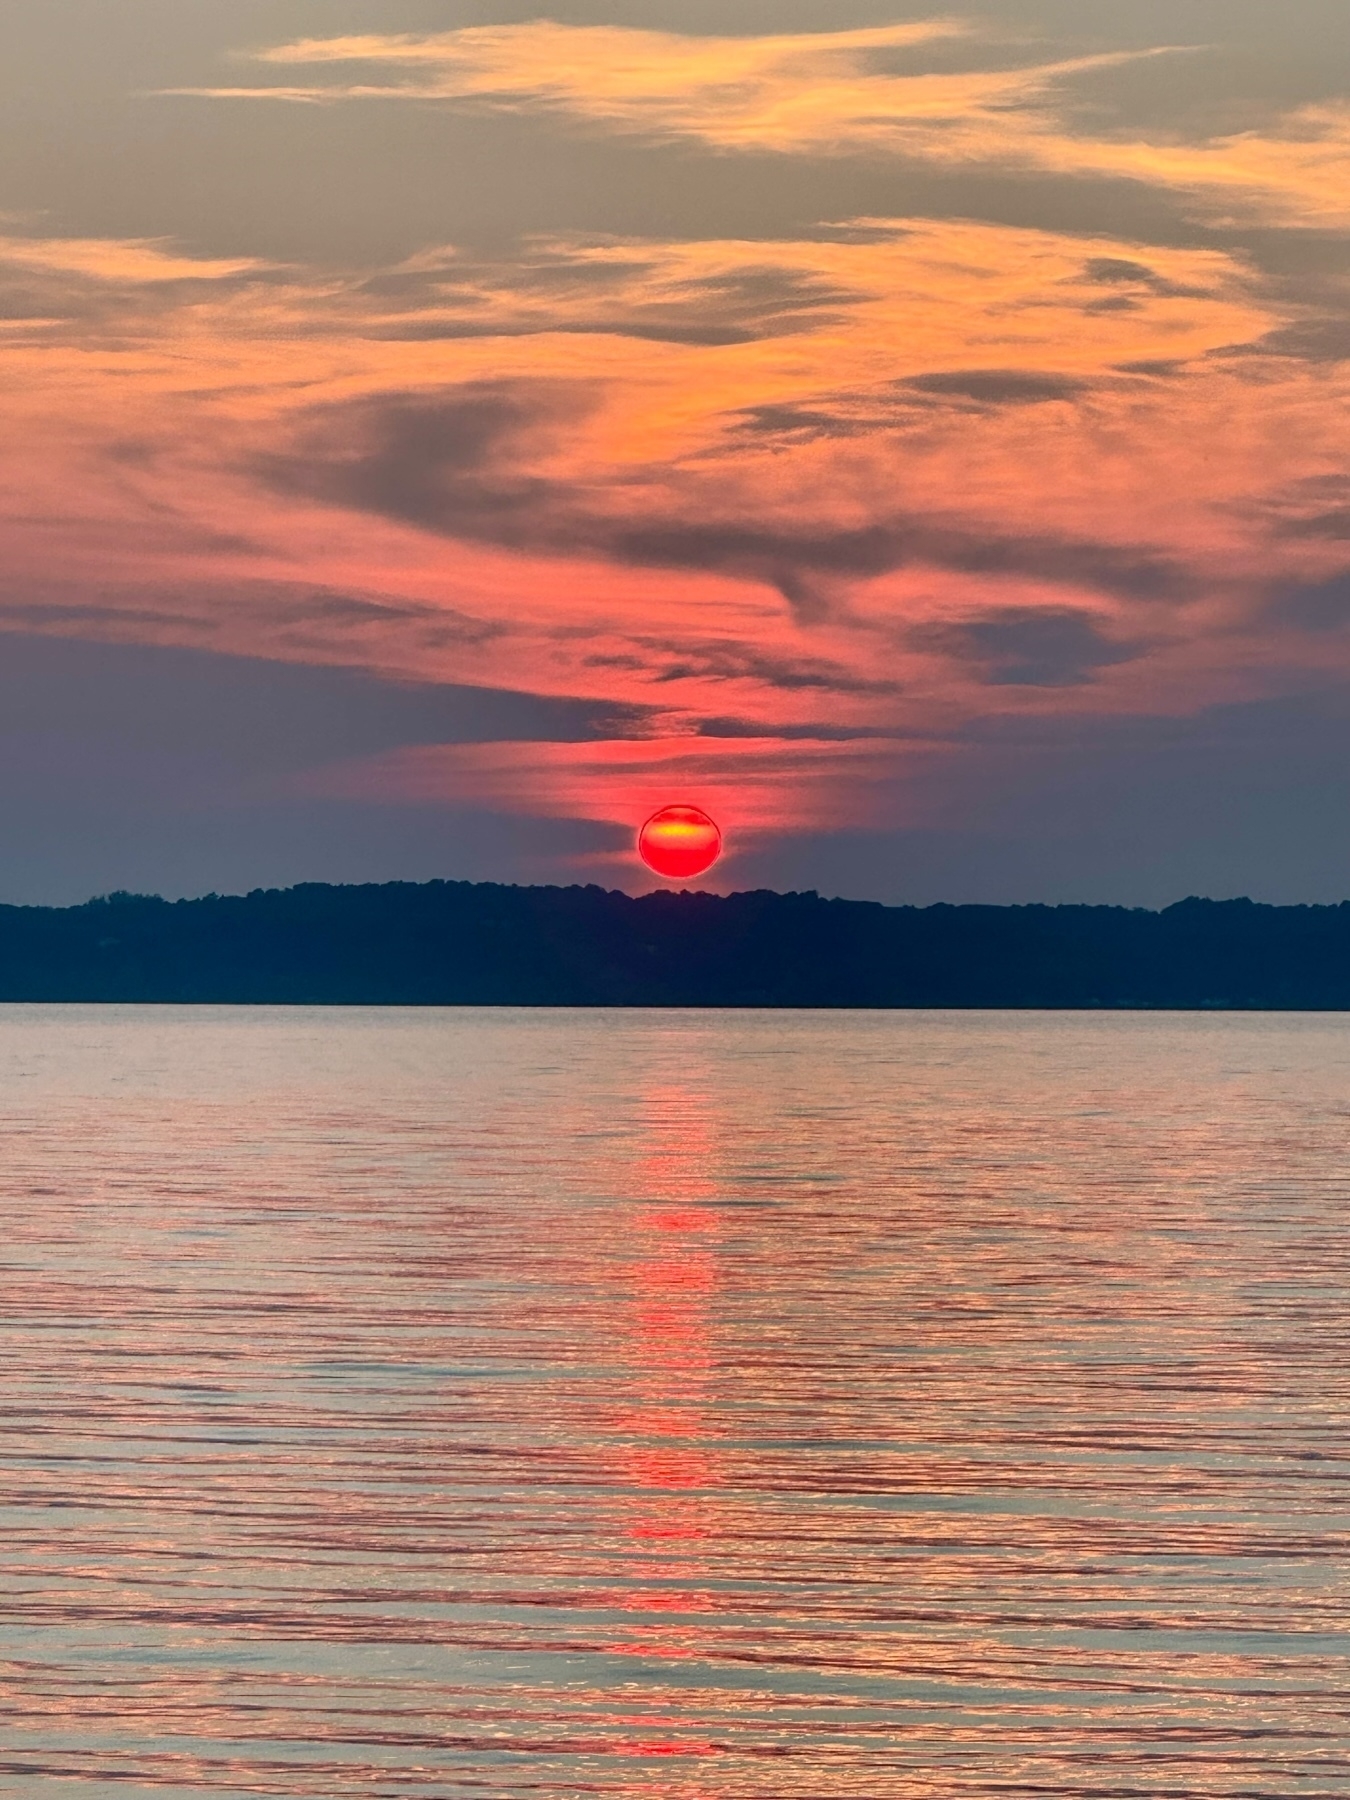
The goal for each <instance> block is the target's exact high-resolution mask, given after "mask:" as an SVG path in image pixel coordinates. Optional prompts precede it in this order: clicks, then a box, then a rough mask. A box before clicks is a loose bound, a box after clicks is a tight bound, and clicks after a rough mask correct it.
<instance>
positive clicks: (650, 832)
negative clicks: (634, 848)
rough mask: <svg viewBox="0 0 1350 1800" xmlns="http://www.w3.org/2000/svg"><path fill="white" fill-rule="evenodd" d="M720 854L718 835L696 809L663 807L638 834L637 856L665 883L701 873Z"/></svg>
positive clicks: (709, 822)
mask: <svg viewBox="0 0 1350 1800" xmlns="http://www.w3.org/2000/svg"><path fill="white" fill-rule="evenodd" d="M721 854H722V833H721V832H720V831H719V830H718V829H717V826H716V825H715V824H714V823H713V821H712V820H711V819H710V818H709V817H708V815H707V813H705V812H703V811H702V810H701V808H699V807H697V806H663V807H662V808H661V810H660V812H658V813H653V814H652V816H651V818H650V819H648V821H647V823H646V824H645V825H644V826H643V827H642V830H641V831H640V832H639V833H638V855H639V856H640V857H641V858H642V860H643V862H645V863H646V865H647V867H648V868H649V869H650V870H651V871H652V873H653V874H655V875H660V876H661V877H662V879H663V880H665V881H687V880H688V879H689V877H690V876H692V875H703V874H705V873H706V872H707V871H708V870H709V869H711V867H712V866H713V864H714V863H715V862H716V861H717V859H718V857H719V856H720V855H721Z"/></svg>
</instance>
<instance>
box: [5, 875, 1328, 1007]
mask: <svg viewBox="0 0 1350 1800" xmlns="http://www.w3.org/2000/svg"><path fill="white" fill-rule="evenodd" d="M0 1001H10V1002H14V1001H49V1002H57V1001H68V1002H86V1003H87V1002H104V1001H106V1002H123V1003H126V1002H144V1003H159V1004H175V1003H176V1004H236V1005H239V1004H244V1005H317V1006H322V1005H371V1006H374V1005H385V1006H398V1005H404V1006H448V1005H479V1006H490V1005H502V1006H659V1007H671V1006H685V1007H733V1008H747V1007H782V1008H827V1009H840V1008H868V1009H873V1008H889V1009H899V1008H906V1009H909V1008H923V1007H942V1008H996V1009H997V1008H1009V1009H1026V1010H1045V1011H1066V1010H1067V1011H1126V1010H1138V1011H1301V1012H1339V1011H1345V1010H1350V902H1346V903H1342V904H1341V905H1338V906H1289V907H1276V906H1262V905H1256V904H1254V903H1253V902H1251V901H1249V900H1227V901H1212V900H1196V899H1191V900H1184V901H1182V902H1180V903H1179V904H1178V905H1176V906H1171V907H1168V908H1166V909H1165V910H1163V911H1162V912H1148V911H1144V910H1140V909H1132V908H1126V907H1111V906H1053V907H1052V906H1003V907H1000V906H947V905H939V906H930V907H923V908H917V907H886V906H880V905H876V904H874V903H871V902H866V901H850V900H822V899H821V898H820V897H819V896H818V895H816V894H775V893H769V892H763V891H760V892H755V893H744V894H733V895H730V896H727V897H725V898H723V897H719V896H717V895H712V894H702V893H666V892H662V893H656V894H649V895H646V896H644V897H643V898H641V899H637V900H635V899H632V898H631V897H630V896H628V895H626V894H621V893H613V892H608V891H606V890H604V889H602V888H598V887H571V888H550V887H533V888H524V887H500V886H495V885H491V884H477V885H476V884H472V883H468V882H427V883H422V884H411V883H403V882H392V883H388V884H385V885H382V886H365V887H333V886H325V885H321V884H307V885H305V886H301V887H295V888H289V889H285V890H275V889H268V890H262V889H259V890H256V891H255V892H254V893H251V894H248V895H242V896H220V895H214V894H213V895H208V896H206V897H205V898H204V899H199V900H180V901H172V902H170V901H165V900H160V899H156V898H153V897H148V896H137V895H112V896H110V897H107V898H104V899H100V900H94V901H90V902H88V903H87V904H86V905H83V906H75V907H65V908H52V907H13V906H2V907H0Z"/></svg>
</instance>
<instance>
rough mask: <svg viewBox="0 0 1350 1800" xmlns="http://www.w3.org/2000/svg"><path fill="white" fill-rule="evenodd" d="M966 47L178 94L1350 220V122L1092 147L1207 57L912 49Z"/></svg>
mask: <svg viewBox="0 0 1350 1800" xmlns="http://www.w3.org/2000/svg"><path fill="white" fill-rule="evenodd" d="M961 35H972V36H974V35H976V33H975V27H973V26H972V25H970V24H967V23H963V22H961V21H957V20H952V19H942V18H936V19H933V20H929V21H918V22H914V23H910V24H905V25H897V26H888V27H881V28H875V29H871V30H861V31H842V32H828V31H822V32H817V33H810V34H795V35H780V36H761V37H736V38H715V37H685V36H680V35H678V34H674V33H669V32H657V31H641V30H633V29H622V28H618V27H603V26H567V25H561V24H557V23H555V22H553V21H550V20H537V21H534V22H532V23H528V24H520V25H505V26H491V27H470V28H468V29H464V30H460V31H450V32H443V33H438V34H433V35H427V36H412V35H406V34H405V35H389V36H384V35H365V36H348V37H338V38H329V39H321V38H311V39H304V40H299V41H296V42H293V43H289V44H281V45H275V46H272V47H270V48H267V49H264V50H261V51H259V52H256V53H254V56H253V60H254V61H255V62H256V63H258V64H261V65H265V66H268V67H272V68H286V69H290V68H297V67H299V68H314V69H319V70H330V69H335V68H342V67H348V66H358V67H360V68H362V69H365V70H367V71H369V72H370V73H371V76H372V78H371V79H366V80H357V81H346V82H343V81H336V80H332V79H322V80H315V81H312V82H310V83H305V84H295V83H292V84H287V85H255V86H236V87H224V86H221V87H209V88H193V89H185V88H180V89H174V90H170V91H172V92H174V93H177V94H180V95H182V94H195V95H198V96H200V97H203V98H211V99H218V100H242V99H248V100H255V101H256V100H274V101H276V100H279V101H291V102H297V101H303V102H309V103H315V104H319V103H330V104H331V103H336V102H339V101H357V100H366V101H370V100H381V101H393V100H413V101H418V102H423V103H425V102H427V101H438V100H439V101H447V102H459V103H470V104H477V105H486V106H492V107H497V108H501V109H505V110H508V111H527V110H539V109H545V110H548V111H553V112H557V113H560V114H562V115H565V116H569V117H572V118H574V119H576V120H578V121H582V122H584V123H586V124H587V125H589V126H592V127H594V128H596V129H599V130H603V131H611V132H620V133H625V134H635V135H638V136H641V137H645V138H649V139H653V140H674V141H681V140H683V141H689V142H694V143H698V144H700V145H703V146H705V147H706V148H708V149H710V150H713V151H716V152H720V153H733V152H738V151H739V152H772V153H777V154H781V155H793V156H802V155H809V156H836V155H859V154H863V155H883V156H888V157H902V158H906V159H912V160H915V161H919V162H928V163H934V164H938V165H941V166H946V167H973V166H984V167H994V166H1005V167H1006V166H1008V165H1010V164H1011V165H1016V166H1021V167H1023V168H1026V169H1028V170H1038V171H1043V172H1049V173H1054V174H1057V175H1070V176H1082V175H1096V176H1102V177H1116V178H1120V177H1123V178H1126V179H1129V180H1132V181H1136V182H1139V183H1142V184H1145V185H1148V186H1154V187H1158V188H1162V189H1166V190H1169V191H1173V192H1177V193H1180V194H1182V195H1185V196H1188V197H1189V198H1190V199H1191V201H1192V202H1193V203H1194V204H1195V205H1196V206H1199V207H1201V208H1202V209H1203V210H1204V211H1205V212H1207V213H1208V214H1210V215H1212V216H1214V217H1222V216H1224V215H1225V214H1232V213H1236V214H1240V215H1243V216H1247V217H1249V218H1253V219H1255V218H1269V219H1281V220H1286V221H1294V220H1296V221H1299V222H1301V223H1303V224H1306V225H1322V226H1334V227H1342V226H1345V225H1346V224H1347V223H1350V199H1348V198H1347V196H1348V195H1350V107H1347V106H1344V105H1340V104H1327V103H1323V104H1318V105H1311V106H1305V107H1301V108H1296V109H1295V110H1293V111H1292V112H1290V113H1289V114H1288V115H1287V116H1286V117H1284V118H1283V119H1281V120H1278V121H1277V122H1275V123H1274V124H1267V125H1266V126H1265V128H1264V129H1263V130H1261V131H1246V130H1239V131H1233V132H1229V133H1227V134H1223V135H1215V136H1212V137H1210V138H1209V139H1207V140H1202V141H1183V142H1175V141H1169V140H1168V139H1167V138H1165V137H1161V136H1160V137H1159V138H1157V139H1146V138H1131V137H1129V136H1128V135H1126V134H1124V133H1121V132H1118V131H1117V132H1102V133H1099V134H1097V135H1093V134H1092V133H1091V132H1090V131H1089V130H1088V129H1087V128H1086V126H1085V123H1084V120H1083V119H1082V117H1081V116H1079V111H1078V109H1076V108H1075V106H1074V104H1073V91H1072V90H1073V84H1074V82H1075V80H1077V79H1081V78H1083V77H1086V76H1089V75H1097V74H1100V73H1101V72H1102V71H1109V70H1110V69H1112V68H1115V67H1122V66H1125V65H1131V64H1135V63H1137V62H1139V61H1140V60H1146V59H1149V58H1156V57H1163V56H1178V55H1197V54H1203V52H1201V51H1197V50H1194V49H1192V48H1189V47H1179V46H1166V45H1161V46H1155V47H1152V48H1148V49H1145V50H1128V51H1123V50H1122V51H1115V52H1105V53H1101V54H1097V55H1093V56H1079V57H1069V58H1064V57H1060V58H1049V59H1047V60H1045V61H1043V62H1040V63H1036V64H1032V65H1030V66H1028V65H1026V64H1025V63H1024V62H1023V61H1022V60H1020V59H1010V58H1009V56H1008V48H1007V46H1005V45H1003V44H1001V43H999V42H997V41H990V42H989V43H988V44H987V46H986V49H987V58H986V60H987V64H988V66H986V67H984V68H981V69H974V70H963V71H961V72H959V73H951V72H934V71H931V70H922V69H918V70H914V71H907V70H906V69H905V68H904V67H903V61H904V57H905V55H906V53H913V52H916V51H918V50H921V49H922V48H923V47H925V46H927V45H931V44H933V43H934V42H937V41H940V40H943V39H948V38H951V37H955V36H961ZM1010 60H1011V61H1012V66H1008V63H1009V61H1010ZM897 61H899V62H900V63H901V64H902V66H901V67H900V68H899V69H897V68H896V66H895V64H896V62H897ZM377 74H382V75H383V77H384V78H383V79H376V78H373V77H375V76H376V75H377ZM391 74H392V75H393V76H394V79H390V78H389V77H390V75H391Z"/></svg>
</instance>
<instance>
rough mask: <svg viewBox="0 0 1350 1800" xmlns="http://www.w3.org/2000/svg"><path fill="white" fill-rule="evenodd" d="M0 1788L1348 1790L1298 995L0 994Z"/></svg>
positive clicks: (1335, 1272) (1322, 1223)
mask: <svg viewBox="0 0 1350 1800" xmlns="http://www.w3.org/2000/svg"><path fill="white" fill-rule="evenodd" d="M0 1134H2V1140H0V1142H2V1148H3V1154H2V1155H0V1191H2V1193H3V1209H4V1210H3V1217H4V1226H5V1229H4V1235H3V1249H2V1251H0V1254H2V1256H3V1294H4V1300H3V1307H2V1308H0V1329H2V1333H3V1336H2V1338H0V1433H2V1435H0V1507H2V1508H3V1513H2V1514H0V1527H2V1528H3V1529H2V1531H0V1558H2V1559H3V1579H2V1580H0V1609H2V1610H3V1626H2V1627H0V1792H2V1793H4V1794H5V1795H11V1794H12V1795H16V1796H21V1797H23V1800H29V1797H32V1800H56V1797H57V1796H60V1797H61V1800H77V1797H78V1796H80V1795H81V1794H88V1795H97V1796H103V1795H106V1796H109V1797H112V1796H117V1797H118V1800H136V1797H137V1796H147V1797H148V1796H154V1800H165V1797H166V1796H197V1795H249V1796H255V1795H283V1796H298V1795H304V1796H324V1797H325V1800H350V1797H353V1796H361V1797H362V1800H377V1797H378V1800H386V1797H387V1800H427V1797H429V1796H437V1797H449V1796H456V1797H457V1796H462V1795H469V1796H472V1795H484V1796H492V1797H493V1800H497V1797H503V1800H516V1797H517V1796H522V1797H523V1796H534V1797H536V1800H537V1797H541V1796H542V1797H546V1800H564V1797H566V1800H570V1797H571V1796H582V1795H601V1796H624V1797H627V1800H639V1797H644V1800H645V1797H647V1796H661V1797H663V1800H665V1797H669V1800H806V1797H808V1796H809V1797H811V1800H827V1797H828V1800H835V1797H848V1800H891V1797H893V1796H903V1797H905V1800H930V1797H932V1796H942V1797H944V1800H945V1797H946V1796H981V1797H983V1796H990V1795H993V1796H1004V1795H1007V1796H1068V1795H1072V1796H1084V1797H1086V1796H1098V1797H1101V1796H1109V1797H1116V1796H1127V1795H1128V1796H1148V1797H1150V1800H1152V1797H1162V1796H1233V1797H1236V1796H1243V1797H1251V1796H1284V1795H1299V1796H1304V1795H1319V1796H1328V1797H1330V1796H1338V1797H1343V1796H1344V1795H1345V1794H1346V1793H1347V1792H1350V1694H1348V1693H1347V1679H1346V1667H1347V1665H1346V1663H1345V1662H1344V1661H1343V1659H1344V1657H1345V1655H1346V1652H1347V1649H1350V1574H1348V1573H1347V1561H1346V1552H1347V1550H1348V1549H1350V1509H1348V1506H1347V1502H1348V1501H1350V1488H1348V1487H1347V1479H1348V1478H1350V1436H1348V1434H1347V1426H1348V1425H1350V1229H1347V1227H1350V1019H1346V1018H1341V1017H1328V1016H1288V1015H1285V1016H1261V1015H1239V1016H1158V1015H1151V1016H1150V1015H1124V1016H1099V1015H1081V1014H1080V1015H1068V1014H1050V1015H1045V1014H1021V1015H1018V1014H995V1013H965V1014H957V1013H908V1014H906V1013H899V1014H894V1013H893V1014H856V1013H833V1014H831V1013H819V1014H811V1013H798V1014H770V1013H745V1014H736V1013H732V1014H715V1013H697V1012H695V1013H683V1014H682V1013H661V1012H636V1013H618V1012H548V1011H540V1012H531V1011H471V1010H449V1011H426V1012H415V1011H346V1010H328V1011H324V1010H316V1011H290V1010H276V1011H270V1010H262V1009H257V1010H245V1009H238V1010H235V1009H228V1008H183V1009H174V1008H142V1009H135V1008H116V1007H105V1008H92V1007H91V1008H80V1007H66V1008H59V1007H47V1008H44V1007H6V1008H0Z"/></svg>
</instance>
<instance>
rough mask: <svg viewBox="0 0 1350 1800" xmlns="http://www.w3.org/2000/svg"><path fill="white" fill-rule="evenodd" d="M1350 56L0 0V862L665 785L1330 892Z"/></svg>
mask: <svg viewBox="0 0 1350 1800" xmlns="http://www.w3.org/2000/svg"><path fill="white" fill-rule="evenodd" d="M541 3H542V0H541ZM1347 93H1350V34H1347V33H1346V31H1345V29H1344V0H1296V3H1295V4H1292V5H1290V6H1286V7H1274V6H1271V5H1270V4H1269V0H1183V3H1182V4H1180V5H1178V4H1176V3H1175V0H1169V4H1167V5H1164V4H1161V0H1132V3H1131V4H1130V5H1128V6H1121V5H1120V4H1119V0H1112V3H1111V4H1106V3H1105V0H988V3H987V4H985V5H983V6H979V7H972V8H960V9H957V10H952V11H936V10H934V9H933V8H932V7H930V6H916V5H909V4H896V3H892V4H886V5H879V4H878V5H874V4H864V3H861V0H858V3H854V0H717V4H715V5H714V4H712V0H678V4H677V3H676V0H611V3H610V4H602V3H601V0H568V3H566V4H563V3H562V0H558V3H556V4H554V5H553V6H552V7H551V8H550V10H548V11H547V12H546V13H544V12H541V11H540V10H539V9H538V6H537V5H520V6H516V5H512V4H509V3H507V0H478V3H469V0H465V3H464V4H452V3H450V0H192V3H191V4H190V5H185V4H184V3H183V0H117V4H116V5H115V6H114V5H109V4H108V3H107V0H43V4H42V5H41V6H35V5H33V4H32V0H0V361H2V363H3V369H2V371H0V380H2V381H3V392H4V394H5V405H4V406H3V408H0V900H3V901H20V902H35V901H36V902H56V903H63V904H64V903H70V902H75V901H80V900H83V899H85V898H87V897H88V896H89V895H90V894H92V893H100V892H107V891H110V890H114V889H118V888H127V889H131V890H134V891H153V892H162V893H165V894H170V895H179V894H195V893H202V892H206V891H213V890H217V891H221V892H237V891H243V890H246V889H248V888H251V887H255V886H279V885H288V884H290V883H292V882H295V881H302V880H332V881H367V880H387V879H414V880H423V879H428V878H430V877H433V876H442V877H446V878H453V879H473V880H501V881H526V882H561V883H570V882H574V881H583V882H592V881H593V882H599V883H601V884H603V885H605V886H610V887H624V888H627V889H629V890H630V891H634V892H639V891H642V890H643V889H644V887H645V886H646V885H648V882H647V879H646V877H645V875H644V872H643V871H642V870H641V868H640V866H638V865H637V864H636V862H635V858H634V855H633V842H634V836H635V833H636V830H637V828H638V826H639V825H640V824H641V823H642V821H643V819H644V818H645V817H646V816H647V815H648V814H649V813H650V812H652V811H653V810H655V809H656V808H657V807H658V806H661V805H663V804H667V803H671V802H684V803H691V804H697V805H702V806H705V807H706V808H707V809H708V810H709V811H710V812H712V813H713V815H714V816H715V817H716V818H717V820H718V822H719V823H720V825H721V826H722V829H723V832H724V834H725V838H726V842H727V846H728V853H727V855H726V857H725V859H724V861H723V862H722V864H720V865H719V867H718V869H717V870H716V871H715V872H714V874H713V875H712V876H710V877H708V878H705V880H704V881H703V882H702V883H701V884H700V885H703V886H707V887H712V888H716V889H720V890H722V891H731V890H733V889H739V888H745V887H761V886H768V887H777V888H796V889H804V888H814V889H817V890H819V891H820V892H822V893H828V894H842V895H846V896H849V897H853V898H864V899H876V900H884V901H888V902H916V903H921V904H927V903H931V902H933V901H937V900H950V901H957V902H961V901H984V902H1011V901H1016V902H1022V901H1051V902H1056V901H1094V902H1098V901H1111V902H1119V903H1124V904H1129V905H1147V906H1155V905H1165V904H1167V903H1169V902H1170V901H1173V900H1176V899H1179V898H1181V897H1183V896H1184V895H1186V894H1191V893H1201V894H1210V895H1214V896H1216V897H1224V896H1228V895H1233V894H1250V895H1252V896H1253V897H1254V898H1258V899H1265V900H1277V901H1327V900H1340V899H1342V898H1344V897H1346V896H1348V895H1350V679H1348V678H1350V454H1348V451H1350V444H1348V439H1350V431H1348V430H1347V417H1348V416H1350V415H1348V414H1347V408H1346V398H1347V391H1348V390H1350V101H1348V100H1347Z"/></svg>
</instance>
